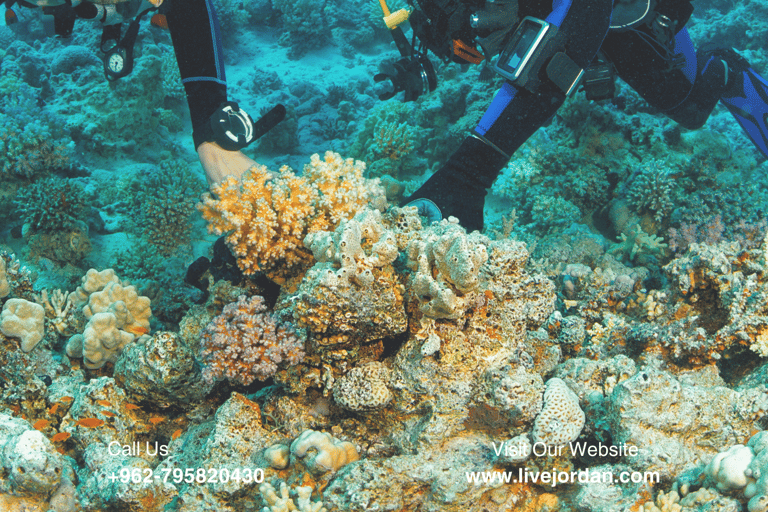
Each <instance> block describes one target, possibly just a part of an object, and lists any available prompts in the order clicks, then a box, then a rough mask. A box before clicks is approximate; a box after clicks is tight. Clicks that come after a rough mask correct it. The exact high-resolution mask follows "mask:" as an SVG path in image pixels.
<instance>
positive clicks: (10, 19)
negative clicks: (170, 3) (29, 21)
mask: <svg viewBox="0 0 768 512" xmlns="http://www.w3.org/2000/svg"><path fill="white" fill-rule="evenodd" d="M18 21H19V17H18V16H16V13H15V12H13V10H12V9H6V10H5V24H6V25H13V24H14V23H16V22H18ZM166 24H167V23H166Z"/></svg>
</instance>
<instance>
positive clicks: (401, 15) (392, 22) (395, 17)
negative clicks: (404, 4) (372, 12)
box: [379, 0, 411, 30]
mask: <svg viewBox="0 0 768 512" xmlns="http://www.w3.org/2000/svg"><path fill="white" fill-rule="evenodd" d="M379 4H380V5H381V11H382V12H383V13H384V24H385V25H386V26H387V28H388V29H389V30H394V29H396V28H397V27H398V26H399V25H400V24H401V23H403V22H405V21H407V20H408V16H410V15H411V11H410V10H409V9H405V8H403V9H400V10H399V11H395V12H393V13H390V12H389V7H387V0H379Z"/></svg>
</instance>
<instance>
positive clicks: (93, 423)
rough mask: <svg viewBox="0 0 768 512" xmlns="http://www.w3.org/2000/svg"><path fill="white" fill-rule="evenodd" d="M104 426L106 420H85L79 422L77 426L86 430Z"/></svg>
mask: <svg viewBox="0 0 768 512" xmlns="http://www.w3.org/2000/svg"><path fill="white" fill-rule="evenodd" d="M103 424H104V420H100V419H98V418H83V419H80V420H77V422H76V423H75V425H77V426H79V427H85V428H96V427H100V426H102V425H103Z"/></svg>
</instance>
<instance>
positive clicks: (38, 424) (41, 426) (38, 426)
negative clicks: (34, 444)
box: [32, 420, 51, 430]
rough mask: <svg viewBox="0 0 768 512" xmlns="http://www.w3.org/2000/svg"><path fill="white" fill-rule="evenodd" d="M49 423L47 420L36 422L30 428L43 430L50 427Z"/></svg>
mask: <svg viewBox="0 0 768 512" xmlns="http://www.w3.org/2000/svg"><path fill="white" fill-rule="evenodd" d="M50 424H51V422H50V421H48V420H37V421H36V422H35V424H34V425H32V427H34V429H35V430H43V429H44V428H45V427H47V426H48V425H50Z"/></svg>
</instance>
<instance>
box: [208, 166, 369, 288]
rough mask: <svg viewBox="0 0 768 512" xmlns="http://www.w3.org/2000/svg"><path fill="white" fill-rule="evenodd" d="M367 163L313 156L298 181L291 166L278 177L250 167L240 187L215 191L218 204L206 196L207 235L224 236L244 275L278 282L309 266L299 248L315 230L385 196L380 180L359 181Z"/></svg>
mask: <svg viewBox="0 0 768 512" xmlns="http://www.w3.org/2000/svg"><path fill="white" fill-rule="evenodd" d="M364 170H365V164H364V163H363V162H360V161H353V160H352V159H346V160H345V159H343V158H342V157H341V156H340V155H338V154H337V153H332V152H330V151H329V152H327V153H326V154H325V157H324V159H323V160H321V159H320V157H319V156H318V155H317V154H315V155H312V159H311V162H310V163H309V164H308V165H306V166H305V167H304V173H303V175H302V176H296V175H295V174H294V172H293V171H292V170H291V169H290V168H289V167H286V166H284V167H282V168H281V169H280V175H279V176H277V177H273V174H272V173H271V172H270V171H269V170H268V169H267V168H266V167H265V166H263V165H256V166H254V167H253V168H251V170H250V172H249V173H248V174H247V175H246V176H245V178H244V179H243V181H242V183H239V182H238V181H237V180H235V179H234V178H230V179H228V180H226V181H224V182H223V183H222V184H220V185H218V186H216V187H214V189H213V191H214V193H215V194H216V195H217V196H218V197H219V199H214V198H213V197H212V196H210V195H206V196H205V197H204V199H203V203H202V204H201V205H199V206H198V208H199V209H200V210H201V211H202V214H203V217H204V218H205V219H206V220H207V221H208V229H209V231H211V232H213V233H216V234H218V235H220V234H223V233H227V232H229V234H228V235H227V243H228V244H229V246H230V247H231V248H232V252H233V253H234V254H235V256H236V257H237V262H238V265H239V267H240V268H241V269H242V270H243V272H244V273H246V274H253V273H254V272H257V271H260V270H261V271H263V272H264V273H265V274H266V275H267V276H268V277H270V278H271V279H273V280H275V281H278V282H281V281H284V280H285V279H287V278H289V277H292V276H295V275H299V274H301V273H303V272H304V271H305V270H306V269H307V268H308V267H309V266H311V265H312V263H313V258H312V253H311V252H310V251H309V249H307V248H305V247H304V244H303V243H302V242H303V240H304V237H305V236H307V235H308V234H309V233H313V232H316V231H332V230H333V229H334V228H335V227H336V226H337V225H338V224H339V222H340V221H341V220H342V219H348V218H350V217H352V216H353V215H354V214H355V213H356V212H357V211H358V210H360V209H362V208H363V207H364V206H365V205H366V203H368V201H369V200H371V199H373V198H374V197H377V196H383V194H384V192H383V190H382V189H381V187H380V186H379V184H378V180H367V179H365V178H363V171H364Z"/></svg>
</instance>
